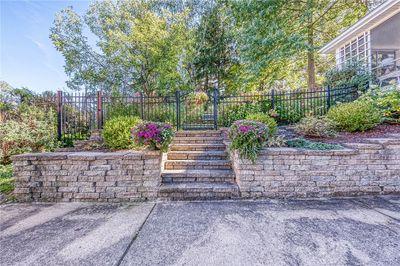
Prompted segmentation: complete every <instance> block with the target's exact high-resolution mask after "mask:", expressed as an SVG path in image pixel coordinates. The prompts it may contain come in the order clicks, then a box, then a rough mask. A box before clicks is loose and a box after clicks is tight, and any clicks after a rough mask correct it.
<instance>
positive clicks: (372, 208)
mask: <svg viewBox="0 0 400 266" xmlns="http://www.w3.org/2000/svg"><path fill="white" fill-rule="evenodd" d="M352 201H353V202H354V203H356V204H358V205H360V206H363V207H365V208H368V209H370V210H373V211H375V212H377V213H379V214H382V215H383V216H386V217H388V218H390V219H392V220H395V221H396V222H399V223H400V219H398V218H396V217H393V216H391V215H388V214H386V213H384V212H381V211H378V210H377V209H375V208H374V207H372V206H370V205H368V204H367V203H365V202H363V201H361V200H358V199H353V200H352Z"/></svg>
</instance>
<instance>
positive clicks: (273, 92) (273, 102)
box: [271, 89, 275, 110]
mask: <svg viewBox="0 0 400 266" xmlns="http://www.w3.org/2000/svg"><path fill="white" fill-rule="evenodd" d="M271 109H272V110H274V109H275V89H272V91H271Z"/></svg>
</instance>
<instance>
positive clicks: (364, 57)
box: [319, 0, 400, 84]
mask: <svg viewBox="0 0 400 266" xmlns="http://www.w3.org/2000/svg"><path fill="white" fill-rule="evenodd" d="M319 52H320V53H322V54H335V55H336V65H337V66H338V67H341V66H343V65H344V64H345V63H346V62H349V61H350V60H354V59H356V60H358V61H362V62H365V63H367V65H368V67H369V69H370V70H371V71H373V73H375V74H376V75H377V77H378V79H379V81H380V82H387V81H389V80H393V79H395V80H397V82H398V83H399V84H400V0H387V1H386V2H384V3H383V4H381V5H379V6H378V7H376V8H375V9H373V10H372V11H370V12H369V13H368V14H367V15H365V16H364V17H363V18H361V19H360V20H359V21H358V22H356V23H355V24H354V25H353V26H351V27H350V28H348V29H347V30H345V31H344V32H342V33H341V34H340V35H339V36H337V37H336V38H334V39H333V40H332V41H330V42H329V43H327V44H326V45H325V46H324V47H322V48H321V49H320V51H319Z"/></svg>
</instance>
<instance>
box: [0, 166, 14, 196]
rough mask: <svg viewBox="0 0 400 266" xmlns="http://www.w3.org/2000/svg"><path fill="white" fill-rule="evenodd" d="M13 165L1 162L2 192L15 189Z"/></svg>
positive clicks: (0, 185) (0, 182)
mask: <svg viewBox="0 0 400 266" xmlns="http://www.w3.org/2000/svg"><path fill="white" fill-rule="evenodd" d="M12 176H13V170H12V165H11V164H8V165H2V164H0V193H9V192H11V191H13V190H14V178H13V177H12Z"/></svg>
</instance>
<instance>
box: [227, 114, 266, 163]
mask: <svg viewBox="0 0 400 266" xmlns="http://www.w3.org/2000/svg"><path fill="white" fill-rule="evenodd" d="M228 137H229V139H230V140H231V141H232V143H231V149H233V150H237V151H238V152H239V155H240V157H243V158H246V159H249V160H251V161H252V162H253V163H254V161H255V160H256V159H257V156H258V153H259V152H260V151H261V149H262V148H263V147H264V146H265V144H266V142H267V140H268V138H269V132H268V127H267V126H266V125H265V124H263V123H260V122H255V121H247V120H239V121H236V122H235V123H233V125H232V126H231V128H230V129H229V133H228Z"/></svg>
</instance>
